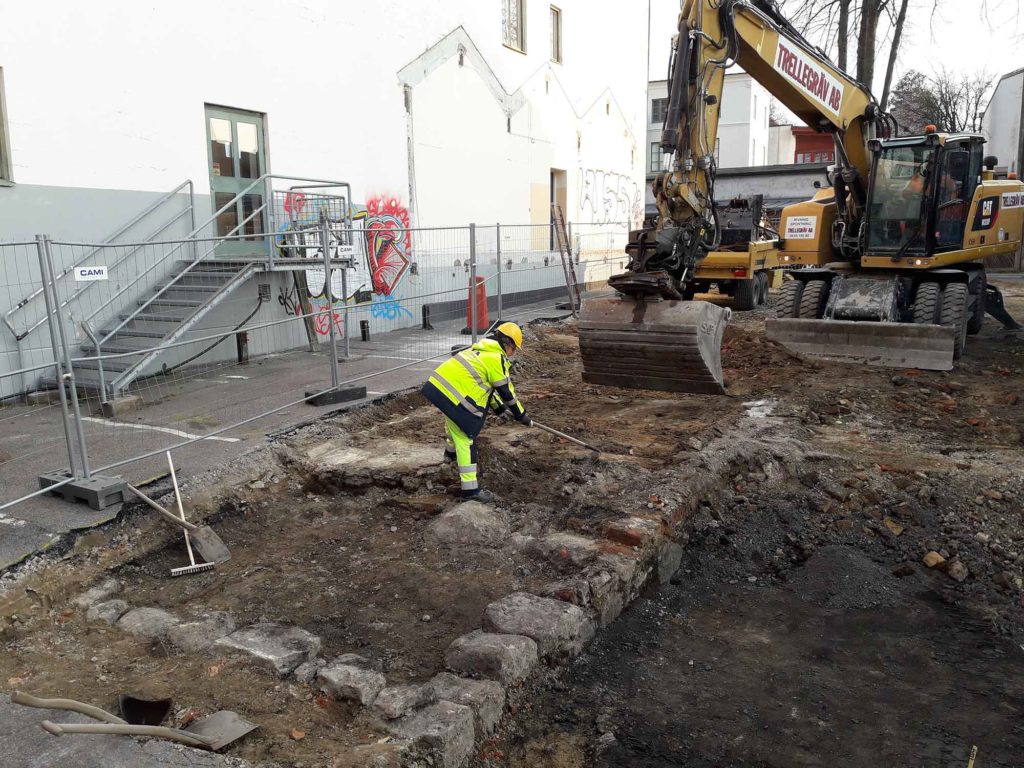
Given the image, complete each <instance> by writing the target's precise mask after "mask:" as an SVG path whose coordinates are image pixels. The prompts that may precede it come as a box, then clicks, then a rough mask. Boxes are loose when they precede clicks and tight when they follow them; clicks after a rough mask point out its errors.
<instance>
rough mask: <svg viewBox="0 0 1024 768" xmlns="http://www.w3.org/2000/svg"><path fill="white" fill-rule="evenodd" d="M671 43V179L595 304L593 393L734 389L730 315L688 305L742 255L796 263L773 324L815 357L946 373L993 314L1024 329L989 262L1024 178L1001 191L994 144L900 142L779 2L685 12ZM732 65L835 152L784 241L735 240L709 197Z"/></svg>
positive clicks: (768, 237)
mask: <svg viewBox="0 0 1024 768" xmlns="http://www.w3.org/2000/svg"><path fill="white" fill-rule="evenodd" d="M672 45H673V51H672V58H671V69H670V72H669V104H668V111H667V116H666V120H665V127H664V130H663V132H662V138H661V149H662V151H663V152H664V153H667V154H669V155H670V156H671V167H670V170H667V171H665V172H663V173H661V174H660V175H659V176H658V177H657V178H656V179H655V180H654V182H653V189H654V195H655V200H656V203H657V207H658V217H657V220H656V222H655V223H654V225H653V226H650V227H648V228H645V229H641V230H637V231H635V232H632V233H630V237H629V242H628V244H627V246H626V252H627V254H628V256H629V262H628V264H627V271H626V272H625V273H623V274H619V275H614V276H613V277H611V278H610V279H609V281H608V283H609V285H610V286H611V287H612V288H614V289H615V291H616V295H615V296H614V297H611V298H597V299H586V300H584V302H583V305H582V311H581V315H580V322H579V332H580V350H581V354H582V357H583V365H584V374H583V378H584V380H585V381H588V382H591V383H595V384H609V385H614V386H621V387H629V388H636V389H658V390H666V391H676V392H697V393H721V392H724V384H723V377H722V363H721V343H722V337H723V334H724V331H725V327H726V324H727V323H728V320H729V316H730V310H729V309H728V308H725V307H721V306H717V305H715V304H712V303H709V302H705V301H693V300H692V299H693V295H694V290H695V286H700V285H702V284H703V283H704V282H706V281H702V280H701V279H700V273H701V269H702V265H703V264H705V263H707V262H709V261H714V260H715V259H719V258H721V257H722V255H723V252H726V251H730V250H731V251H733V252H735V251H736V250H737V249H738V248H739V249H742V248H743V247H744V246H746V248H747V249H748V251H749V252H750V253H751V254H753V253H757V254H759V255H760V257H761V258H763V259H765V263H772V264H779V265H780V266H781V268H783V269H786V274H787V277H788V279H787V280H786V282H785V283H784V285H783V287H782V289H781V292H780V294H779V296H778V298H777V312H778V319H775V320H769V321H768V322H767V324H766V325H767V329H766V330H767V334H768V337H769V338H771V339H774V340H776V341H778V342H780V343H782V344H783V345H785V346H787V347H789V348H791V349H793V350H795V351H797V352H800V353H803V354H807V355H811V356H818V357H824V358H830V359H836V360H842V361H851V362H854V361H856V362H861V363H867V364H871V365H882V366H898V367H919V368H925V369H932V370H949V369H950V368H952V366H953V360H954V359H955V358H958V357H959V356H960V354H961V353H962V351H963V348H964V343H965V338H966V335H967V334H971V333H977V332H978V331H979V330H980V329H981V324H982V322H983V320H984V316H985V314H986V312H987V313H988V314H990V315H992V316H993V317H994V318H996V319H997V320H999V321H1001V322H1002V323H1003V324H1004V326H1005V327H1007V328H1020V326H1018V325H1017V324H1016V323H1015V322H1014V320H1013V318H1011V317H1010V316H1009V314H1008V313H1007V312H1006V310H1005V307H1004V306H1003V300H1002V296H1001V294H1000V293H999V291H998V289H997V288H996V287H995V286H992V285H988V284H987V281H986V278H985V262H986V260H988V259H991V258H993V257H997V256H1000V255H1003V254H1008V253H1015V252H1016V251H1017V249H1018V248H1020V245H1021V238H1022V229H1024V184H1022V183H1021V182H1020V181H1018V180H1016V179H1010V180H1001V181H997V180H995V178H994V174H993V172H992V169H993V168H994V167H995V165H996V162H997V161H996V159H995V158H992V157H987V158H986V157H984V156H983V152H982V149H983V145H984V138H983V137H981V136H978V135H971V134H945V133H939V132H937V131H935V129H934V128H932V127H928V128H927V129H926V130H925V132H924V134H922V135H920V136H897V135H896V133H897V131H896V125H895V122H894V121H893V120H892V118H891V117H890V116H889V115H887V114H886V113H884V112H883V111H882V110H881V109H880V108H879V106H878V104H877V103H876V102H875V100H874V98H873V97H872V96H871V93H870V91H869V89H868V88H867V87H866V86H865V85H862V84H861V83H858V82H857V81H856V80H855V79H854V78H852V77H851V76H850V75H848V74H846V73H845V72H843V71H842V70H840V69H838V68H837V67H835V66H834V65H833V64H832V63H831V62H830V61H829V59H828V57H827V56H826V55H825V54H824V53H823V52H822V51H820V50H819V49H817V48H815V47H814V46H813V45H811V44H810V43H809V42H808V41H807V40H805V39H804V38H803V36H802V35H801V34H800V33H799V32H798V31H797V30H796V29H795V28H794V27H793V26H792V25H791V24H790V23H789V22H788V21H787V20H786V19H785V18H784V17H783V16H782V15H781V14H780V13H779V11H778V8H777V6H776V4H775V3H774V2H773V1H772V0H683V2H682V7H681V13H680V16H679V28H678V35H676V36H675V37H674V39H673V44H672ZM733 64H738V65H740V66H741V67H742V68H743V69H744V70H745V71H746V72H747V73H748V74H750V75H751V77H753V78H754V79H755V80H756V81H758V82H759V83H761V84H762V85H763V86H764V87H765V88H766V89H767V90H768V91H769V92H770V93H771V94H773V95H774V96H775V98H776V99H778V100H779V101H780V102H781V103H782V104H783V105H784V106H786V107H787V108H788V109H789V110H790V111H792V112H793V113H794V114H796V115H797V117H799V118H800V119H801V120H803V121H804V122H805V123H806V124H807V125H809V126H811V127H814V128H816V129H817V130H819V131H822V132H824V133H828V134H831V136H832V138H833V140H834V143H835V148H836V163H835V165H834V166H832V167H830V168H829V173H828V178H829V181H830V186H829V187H828V188H824V189H820V190H818V192H817V193H816V194H815V195H814V196H813V198H812V199H810V200H808V201H806V202H802V203H797V204H795V205H790V206H787V207H786V208H784V209H783V212H782V217H781V221H780V225H779V228H778V232H773V231H770V230H769V229H767V228H765V227H763V226H753V227H748V228H741V229H738V230H737V229H736V228H730V226H728V225H729V222H730V220H731V217H730V216H727V215H724V214H725V213H728V211H724V212H723V210H722V209H721V208H720V207H719V206H718V205H716V203H715V170H716V169H715V159H714V147H715V140H716V137H717V133H718V121H719V115H720V109H721V103H720V101H721V95H722V87H723V82H724V77H725V70H726V68H727V67H729V66H731V65H733ZM747 224H749V222H747ZM744 235H745V237H746V240H745V241H742V240H740V241H738V239H737V238H738V237H740V238H742V237H743V236H744ZM723 243H725V244H726V245H723Z"/></svg>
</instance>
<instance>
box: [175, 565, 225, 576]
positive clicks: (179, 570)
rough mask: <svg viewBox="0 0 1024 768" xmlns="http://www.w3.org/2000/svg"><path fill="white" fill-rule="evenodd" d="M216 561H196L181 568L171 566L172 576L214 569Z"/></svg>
mask: <svg viewBox="0 0 1024 768" xmlns="http://www.w3.org/2000/svg"><path fill="white" fill-rule="evenodd" d="M215 565H216V563H196V564H195V565H183V566H182V567H181V568H171V576H188V575H189V574H191V573H202V572H203V571H212V570H213V568H214V566H215Z"/></svg>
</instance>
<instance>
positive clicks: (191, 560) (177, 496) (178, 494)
mask: <svg viewBox="0 0 1024 768" xmlns="http://www.w3.org/2000/svg"><path fill="white" fill-rule="evenodd" d="M167 466H169V467H170V468H171V483H172V484H173V485H174V501H175V502H177V504H178V517H180V518H181V522H183V523H184V522H186V520H185V509H184V508H183V507H182V506H181V491H180V490H178V475H177V474H176V473H175V471H174V462H173V461H172V460H171V452H170V451H168V452H167ZM185 549H187V550H188V561H189V563H190V564H191V566H192V567H193V568H195V565H196V558H195V555H193V554H192V539H190V538H189V536H188V528H186V529H185Z"/></svg>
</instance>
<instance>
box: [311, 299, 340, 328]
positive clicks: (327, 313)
mask: <svg viewBox="0 0 1024 768" xmlns="http://www.w3.org/2000/svg"><path fill="white" fill-rule="evenodd" d="M309 303H310V309H311V310H312V314H313V329H314V330H315V331H316V333H317V335H318V336H330V334H331V322H332V321H333V322H334V329H335V331H336V332H337V333H344V332H345V316H344V314H343V313H342V312H339V311H337V310H336V309H334V308H333V307H332V308H331V309H330V310H328V309H327V301H326V300H324V299H320V298H311V299H310V302H309ZM335 306H339V305H337V304H336V305H335Z"/></svg>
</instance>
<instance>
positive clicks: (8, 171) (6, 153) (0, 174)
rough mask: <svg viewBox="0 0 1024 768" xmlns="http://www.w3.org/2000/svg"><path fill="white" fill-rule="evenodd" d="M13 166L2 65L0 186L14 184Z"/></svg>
mask: <svg viewBox="0 0 1024 768" xmlns="http://www.w3.org/2000/svg"><path fill="white" fill-rule="evenodd" d="M11 166H12V163H11V131H10V127H9V126H8V124H7V95H6V92H5V88H4V68H3V67H0V187H10V186H14V174H13V170H12V167H11Z"/></svg>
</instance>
